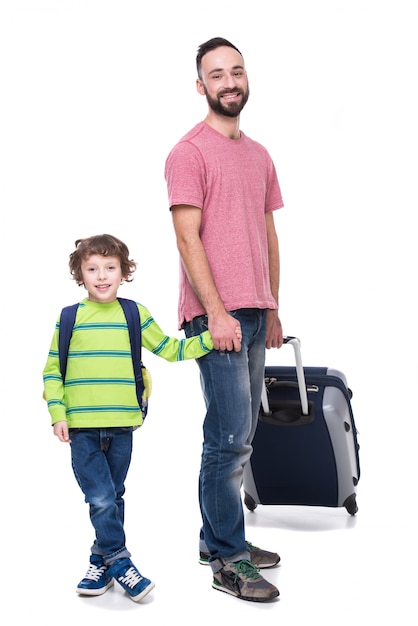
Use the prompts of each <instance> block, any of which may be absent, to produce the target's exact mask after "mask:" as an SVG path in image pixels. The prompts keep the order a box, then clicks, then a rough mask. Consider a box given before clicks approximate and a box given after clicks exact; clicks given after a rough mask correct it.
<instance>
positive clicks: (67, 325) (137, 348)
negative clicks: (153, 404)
mask: <svg viewBox="0 0 418 626" xmlns="http://www.w3.org/2000/svg"><path fill="white" fill-rule="evenodd" d="M118 301H119V304H120V305H121V307H122V309H123V312H124V314H125V317H126V322H127V324H128V330H129V339H130V342H131V352H132V363H133V367H134V374H135V383H136V395H137V398H138V403H139V407H140V409H141V412H142V418H143V419H145V417H146V415H147V412H148V398H149V397H150V395H151V390H152V380H151V374H150V372H149V371H148V370H147V369H146V367H145V366H144V364H143V363H142V360H141V344H142V341H141V318H140V315H139V311H138V306H137V304H136V302H134V301H133V300H128V299H127V298H118ZM78 306H79V303H78V302H77V303H76V304H70V305H69V306H66V307H64V308H63V309H62V311H61V318H60V328H59V337H58V353H59V359H60V369H61V376H62V381H63V382H64V381H65V374H66V372H67V358H68V348H69V345H70V339H71V335H72V333H73V327H74V323H75V318H76V315H77V309H78Z"/></svg>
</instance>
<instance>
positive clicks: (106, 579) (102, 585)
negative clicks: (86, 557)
mask: <svg viewBox="0 0 418 626" xmlns="http://www.w3.org/2000/svg"><path fill="white" fill-rule="evenodd" d="M112 585H113V578H112V576H109V572H108V568H107V567H106V565H105V564H104V563H103V559H102V557H101V556H100V555H99V554H92V555H91V556H90V565H89V568H88V570H87V574H86V575H85V577H84V578H83V580H82V581H80V582H79V583H78V585H77V589H76V591H77V593H79V594H80V595H83V596H101V595H102V593H104V592H105V591H107V590H108V589H109V587H111V586H112Z"/></svg>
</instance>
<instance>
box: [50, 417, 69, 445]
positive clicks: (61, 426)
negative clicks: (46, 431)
mask: <svg viewBox="0 0 418 626" xmlns="http://www.w3.org/2000/svg"><path fill="white" fill-rule="evenodd" d="M53 428H54V435H55V436H56V437H58V439H59V440H60V441H62V442H64V443H71V439H70V435H69V433H68V424H67V422H66V421H65V420H63V421H62V422H55V424H54V426H53Z"/></svg>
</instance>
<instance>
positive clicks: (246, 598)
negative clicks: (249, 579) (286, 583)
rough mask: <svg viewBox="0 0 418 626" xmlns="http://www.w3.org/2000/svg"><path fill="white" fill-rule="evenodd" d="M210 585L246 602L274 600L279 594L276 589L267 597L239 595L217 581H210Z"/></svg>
mask: <svg viewBox="0 0 418 626" xmlns="http://www.w3.org/2000/svg"><path fill="white" fill-rule="evenodd" d="M212 587H213V589H216V590H217V591H223V592H224V593H228V594H229V595H230V596H234V598H238V599H239V600H246V601H247V602H271V600H274V599H275V598H277V597H278V596H279V595H280V594H279V591H278V590H277V592H276V593H274V594H272V595H271V596H270V597H269V598H252V597H248V596H241V595H240V594H239V593H236V592H235V591H232V590H231V589H228V588H227V587H223V586H222V585H221V584H220V583H217V582H216V581H213V582H212Z"/></svg>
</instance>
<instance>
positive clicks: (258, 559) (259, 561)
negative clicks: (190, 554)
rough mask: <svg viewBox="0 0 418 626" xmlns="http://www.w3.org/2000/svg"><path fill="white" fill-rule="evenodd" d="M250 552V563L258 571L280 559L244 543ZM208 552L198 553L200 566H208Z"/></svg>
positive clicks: (274, 553)
mask: <svg viewBox="0 0 418 626" xmlns="http://www.w3.org/2000/svg"><path fill="white" fill-rule="evenodd" d="M245 543H246V544H247V548H248V550H249V552H250V561H251V563H252V564H253V565H256V566H257V567H258V568H259V569H266V568H268V567H274V566H275V565H277V564H278V563H279V561H280V557H279V555H278V554H277V553H276V552H268V551H267V550H261V548H258V547H257V546H253V544H252V543H250V542H249V541H246V542H245ZM209 556H210V554H209V552H200V557H199V563H200V564H201V565H209Z"/></svg>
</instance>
